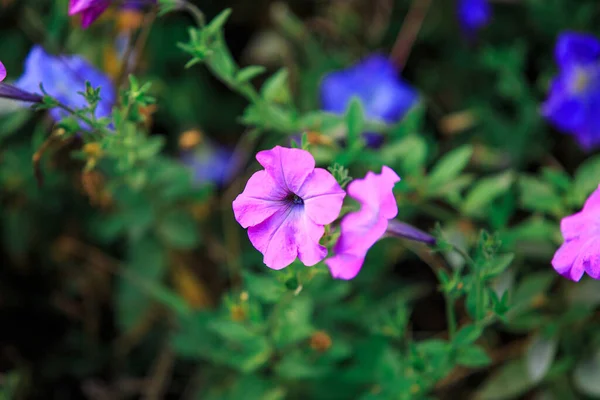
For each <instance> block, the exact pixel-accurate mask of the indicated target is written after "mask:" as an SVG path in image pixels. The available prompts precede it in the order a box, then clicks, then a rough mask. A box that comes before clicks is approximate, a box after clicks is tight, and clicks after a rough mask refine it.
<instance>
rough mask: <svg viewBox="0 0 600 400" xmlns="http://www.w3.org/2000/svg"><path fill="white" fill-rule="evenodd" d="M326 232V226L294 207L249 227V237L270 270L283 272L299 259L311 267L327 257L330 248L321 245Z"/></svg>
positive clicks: (280, 211)
mask: <svg viewBox="0 0 600 400" xmlns="http://www.w3.org/2000/svg"><path fill="white" fill-rule="evenodd" d="M323 232H324V228H323V226H320V225H317V224H315V223H314V222H312V221H311V220H310V219H309V218H307V217H306V216H305V215H304V213H303V212H302V208H301V207H290V208H288V209H283V210H279V211H277V212H276V213H275V214H273V215H272V216H271V217H269V218H268V219H266V220H265V221H264V222H262V223H260V224H258V225H256V226H251V227H250V228H248V237H249V238H250V242H252V244H253V245H254V247H256V249H257V250H258V251H260V252H261V253H263V255H264V259H263V261H264V263H265V264H266V265H267V266H268V267H269V268H272V269H282V268H285V267H287V266H288V265H290V264H291V263H292V262H293V261H294V260H295V259H296V257H298V256H299V257H300V261H302V262H303V263H304V264H305V265H307V266H311V265H314V264H316V263H318V262H319V261H321V260H322V259H323V258H325V256H326V255H327V249H326V248H325V247H323V246H321V245H319V239H320V238H321V236H323Z"/></svg>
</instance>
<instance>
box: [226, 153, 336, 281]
mask: <svg viewBox="0 0 600 400" xmlns="http://www.w3.org/2000/svg"><path fill="white" fill-rule="evenodd" d="M256 159H257V160H258V162H259V163H260V164H261V165H262V166H263V167H264V168H265V169H264V170H261V171H258V172H256V173H254V175H252V176H251V177H250V179H249V180H248V183H247V184H246V188H245V189H244V191H243V192H242V193H241V194H240V195H239V196H238V197H237V198H236V199H235V200H234V202H233V212H234V214H235V219H236V220H237V221H238V222H239V223H240V225H242V226H243V227H244V228H248V237H249V238H250V242H252V244H253V245H254V247H256V249H257V250H258V251H260V252H261V253H262V254H263V256H264V263H265V264H266V265H267V266H268V267H269V268H272V269H282V268H285V267H287V266H288V265H290V264H291V263H292V262H293V261H294V260H295V259H296V257H298V258H299V259H300V261H302V262H303V263H304V264H305V265H307V266H311V265H315V264H316V263H318V262H319V261H321V260H322V259H323V258H325V257H326V256H327V249H326V248H325V247H323V246H321V245H320V244H319V240H320V239H321V237H322V236H323V233H324V232H325V228H324V226H325V225H327V224H330V223H332V222H333V221H334V220H335V219H336V218H337V217H338V216H339V214H340V211H341V209H342V203H343V201H344V196H345V195H346V193H345V192H344V191H343V190H342V188H341V187H340V186H339V185H338V183H337V182H336V180H335V178H334V177H333V175H331V174H330V173H329V172H328V171H327V170H325V169H322V168H315V159H314V158H313V156H312V155H311V154H310V153H309V152H308V151H305V150H301V149H288V148H284V147H280V146H275V148H273V149H271V150H265V151H261V152H259V153H258V154H257V155H256Z"/></svg>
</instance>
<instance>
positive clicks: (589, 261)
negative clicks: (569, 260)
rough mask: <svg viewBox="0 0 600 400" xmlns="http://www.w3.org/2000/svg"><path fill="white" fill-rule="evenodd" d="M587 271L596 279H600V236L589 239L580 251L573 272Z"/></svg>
mask: <svg viewBox="0 0 600 400" xmlns="http://www.w3.org/2000/svg"><path fill="white" fill-rule="evenodd" d="M580 269H581V270H585V272H586V273H587V274H588V275H589V276H591V277H592V278H594V279H600V236H597V235H596V236H593V237H592V238H591V239H588V240H587V241H586V242H585V243H584V244H583V246H581V248H580V250H579V255H578V256H577V259H576V260H575V263H573V270H577V271H579V270H580Z"/></svg>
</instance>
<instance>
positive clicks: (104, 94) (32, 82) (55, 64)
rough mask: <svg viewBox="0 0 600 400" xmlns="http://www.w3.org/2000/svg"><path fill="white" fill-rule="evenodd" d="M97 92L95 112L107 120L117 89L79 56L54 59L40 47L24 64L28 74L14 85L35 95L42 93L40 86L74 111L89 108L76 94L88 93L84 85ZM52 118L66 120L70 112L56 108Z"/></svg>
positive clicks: (30, 54) (81, 97)
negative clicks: (95, 89)
mask: <svg viewBox="0 0 600 400" xmlns="http://www.w3.org/2000/svg"><path fill="white" fill-rule="evenodd" d="M86 81H89V82H90V83H91V85H92V86H93V87H94V88H97V87H100V88H101V90H100V97H101V98H102V99H101V101H100V102H99V103H98V106H97V108H96V117H97V118H102V117H108V116H110V113H111V108H112V105H113V104H114V102H115V100H116V93H115V88H114V85H113V83H112V81H111V80H110V78H108V77H107V76H106V75H104V73H102V72H101V71H99V70H98V69H96V68H95V67H94V66H92V64H90V63H89V62H87V61H86V60H84V59H83V58H81V57H79V56H53V55H50V54H48V53H46V52H45V51H44V49H43V48H42V47H41V46H38V45H36V46H34V47H33V48H32V49H31V51H30V52H29V55H28V56H27V59H26V60H25V73H24V74H23V75H22V76H21V77H20V78H19V80H17V82H15V86H16V87H18V88H20V89H23V90H26V91H28V92H32V93H40V94H41V90H40V83H41V84H42V85H43V86H44V90H45V91H46V92H47V93H48V94H49V95H51V96H52V97H54V98H56V99H57V100H58V101H60V102H61V103H63V104H65V105H67V106H69V107H71V108H74V109H78V108H83V107H86V106H87V102H86V100H85V98H84V97H83V96H82V95H81V94H79V93H77V92H84V91H85V82H86ZM50 115H51V116H52V118H53V119H54V120H55V121H60V120H61V119H62V118H64V117H65V116H67V115H68V114H67V112H66V111H64V110H62V109H59V108H54V109H52V110H50Z"/></svg>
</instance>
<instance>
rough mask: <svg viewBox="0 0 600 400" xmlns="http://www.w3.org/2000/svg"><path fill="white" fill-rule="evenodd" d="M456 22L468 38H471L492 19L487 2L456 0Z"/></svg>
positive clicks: (486, 0)
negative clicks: (457, 21)
mask: <svg viewBox="0 0 600 400" xmlns="http://www.w3.org/2000/svg"><path fill="white" fill-rule="evenodd" d="M457 12H458V20H459V22H460V25H461V27H462V29H463V31H464V32H465V34H466V35H467V36H468V37H472V36H473V35H475V34H476V33H477V31H479V30H480V29H481V28H483V27H484V26H486V25H487V24H489V22H490V20H491V19H492V7H491V6H490V3H489V2H488V0H458V6H457Z"/></svg>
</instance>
